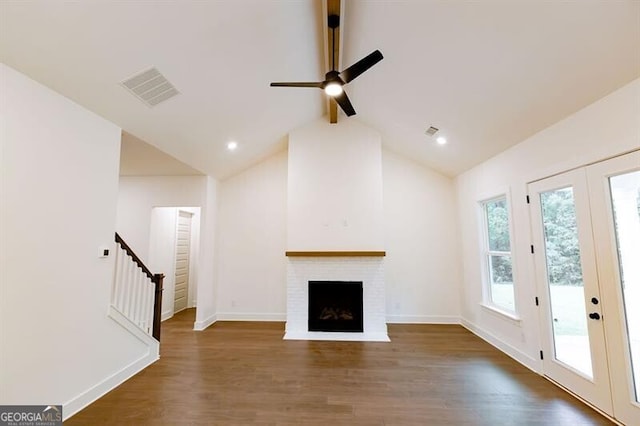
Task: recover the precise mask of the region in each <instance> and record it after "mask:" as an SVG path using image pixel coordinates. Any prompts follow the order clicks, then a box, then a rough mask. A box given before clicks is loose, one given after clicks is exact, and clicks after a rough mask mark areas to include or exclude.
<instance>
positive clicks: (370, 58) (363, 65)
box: [340, 50, 384, 83]
mask: <svg viewBox="0 0 640 426" xmlns="http://www.w3.org/2000/svg"><path fill="white" fill-rule="evenodd" d="M382 58H384V56H382V53H381V52H380V51H379V50H374V51H373V52H371V53H369V54H368V55H367V56H365V57H364V58H362V59H360V60H359V61H358V62H356V63H355V64H353V65H351V66H350V67H349V68H347V69H345V70H344V71H342V72H341V73H340V78H341V79H342V81H344V82H345V83H348V82H350V81H352V80H354V79H355V78H356V77H357V76H359V75H360V74H362V73H363V72H365V71H366V70H368V69H369V68H371V67H372V66H374V65H375V64H377V63H378V62H380V61H381V60H382Z"/></svg>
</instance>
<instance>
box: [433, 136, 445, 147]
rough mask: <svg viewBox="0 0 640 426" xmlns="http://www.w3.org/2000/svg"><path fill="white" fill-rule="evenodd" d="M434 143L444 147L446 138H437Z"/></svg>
mask: <svg viewBox="0 0 640 426" xmlns="http://www.w3.org/2000/svg"><path fill="white" fill-rule="evenodd" d="M436 142H438V145H444V144H446V143H447V138H445V137H444V136H438V138H437V139H436Z"/></svg>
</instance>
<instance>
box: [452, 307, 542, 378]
mask: <svg viewBox="0 0 640 426" xmlns="http://www.w3.org/2000/svg"><path fill="white" fill-rule="evenodd" d="M460 325H462V326H463V327H464V328H466V329H467V330H469V331H470V332H472V333H473V334H475V335H476V336H478V337H479V338H481V339H482V340H484V341H485V342H487V343H489V344H490V345H491V346H493V347H495V348H496V349H498V350H499V351H500V352H502V353H504V354H505V355H508V356H509V357H511V358H513V359H514V360H516V361H517V362H519V363H520V364H522V365H524V366H525V367H527V368H528V369H529V370H531V371H533V372H534V373H536V374H542V373H541V372H542V368H541V365H540V362H539V361H538V360H536V359H535V358H532V357H530V356H529V355H527V354H526V353H524V352H522V351H521V350H519V349H516V348H515V347H513V346H511V345H510V344H508V343H505V342H503V341H502V340H501V339H499V338H498V337H496V336H495V335H493V334H491V333H489V332H487V331H485V330H483V329H481V328H480V327H478V326H477V325H475V324H473V323H471V322H470V321H467V320H466V319H464V318H460Z"/></svg>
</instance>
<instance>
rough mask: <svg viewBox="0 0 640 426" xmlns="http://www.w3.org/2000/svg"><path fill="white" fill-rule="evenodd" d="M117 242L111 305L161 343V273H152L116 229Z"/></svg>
mask: <svg viewBox="0 0 640 426" xmlns="http://www.w3.org/2000/svg"><path fill="white" fill-rule="evenodd" d="M116 243H117V249H116V265H115V273H114V280H113V288H112V292H111V308H112V310H115V311H116V315H118V314H119V315H118V316H122V317H124V318H126V320H127V321H126V322H128V323H130V324H132V325H134V326H136V327H138V328H139V330H141V331H142V332H144V333H146V334H148V335H150V336H152V337H153V338H154V339H155V340H157V341H158V342H160V316H161V313H162V312H161V311H162V282H163V280H164V274H153V273H152V272H151V271H150V270H149V268H147V266H146V265H145V264H144V263H142V261H141V260H140V258H139V257H138V256H137V255H136V254H135V253H134V252H133V250H131V248H130V247H129V245H127V243H126V242H125V241H124V240H123V239H122V237H121V236H120V235H118V233H117V232H116Z"/></svg>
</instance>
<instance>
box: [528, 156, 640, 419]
mask: <svg viewBox="0 0 640 426" xmlns="http://www.w3.org/2000/svg"><path fill="white" fill-rule="evenodd" d="M528 190H529V195H530V199H531V220H532V236H533V243H534V255H535V265H536V281H537V286H538V295H539V300H540V308H541V310H540V322H541V327H542V331H543V332H542V336H543V345H542V346H543V361H542V362H543V369H544V374H545V375H546V376H548V377H549V378H551V379H552V380H554V381H556V382H558V383H559V384H561V385H562V386H564V387H566V388H568V389H570V390H571V391H572V392H574V393H576V394H577V395H579V396H581V397H582V398H584V399H585V400H587V401H589V402H590V403H592V404H593V405H595V406H596V407H598V408H599V409H601V410H602V411H604V412H606V413H607V414H609V415H611V416H612V417H615V418H616V419H618V420H620V421H621V422H623V423H625V424H629V425H631V424H634V423H637V422H638V419H640V403H639V399H640V152H638V151H637V152H634V153H631V154H626V155H624V156H620V157H616V158H613V159H611V160H607V161H603V162H600V163H597V164H594V165H590V166H587V167H583V168H580V169H576V170H572V171H570V172H566V173H563V174H561V175H557V176H553V177H551V178H547V179H544V180H540V181H537V182H534V183H531V184H529V188H528Z"/></svg>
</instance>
